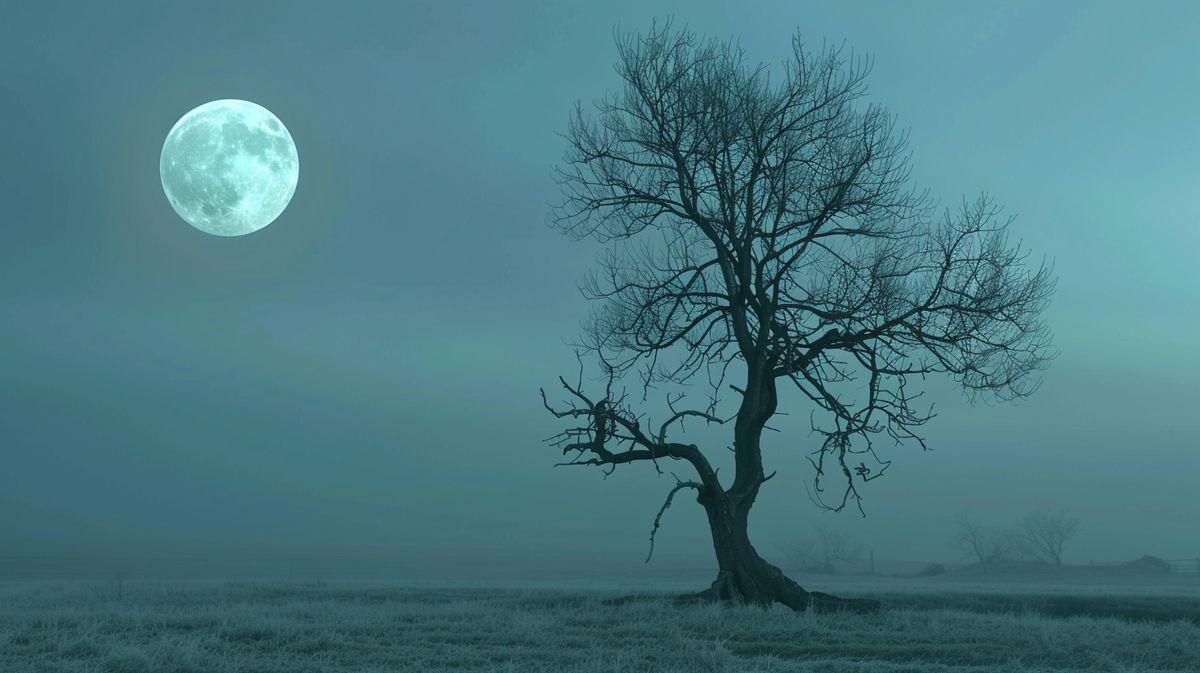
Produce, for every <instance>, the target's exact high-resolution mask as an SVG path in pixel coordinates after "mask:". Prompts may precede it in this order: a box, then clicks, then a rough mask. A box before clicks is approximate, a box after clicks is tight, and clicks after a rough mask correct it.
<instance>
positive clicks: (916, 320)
mask: <svg viewBox="0 0 1200 673" xmlns="http://www.w3.org/2000/svg"><path fill="white" fill-rule="evenodd" d="M617 54H618V57H617V63H616V70H617V73H618V74H619V76H620V78H621V80H622V87H621V89H620V90H619V91H617V92H615V93H610V94H609V95H607V96H605V97H604V98H602V99H600V100H598V101H597V102H596V104H595V110H594V111H593V112H588V111H586V110H585V108H584V107H583V106H582V105H576V108H575V111H574V114H573V115H572V118H571V121H570V124H569V126H568V129H567V132H566V134H565V139H566V141H567V143H568V149H567V151H566V154H565V157H564V164H563V165H561V166H559V167H557V168H556V169H555V170H556V174H557V177H558V179H559V182H560V185H561V187H562V191H563V197H564V198H563V201H562V202H561V203H560V204H559V205H558V206H556V207H555V208H554V210H553V211H552V214H551V216H550V219H551V222H552V224H553V225H555V226H557V227H558V228H559V229H561V231H563V232H565V233H566V234H568V235H570V236H572V237H575V238H578V239H582V238H589V237H590V238H593V239H595V240H597V241H599V242H601V243H603V244H604V245H605V246H606V253H605V254H604V255H603V256H602V257H601V259H600V260H599V268H598V269H597V270H595V271H594V272H593V273H592V274H590V275H589V276H588V277H587V279H586V280H585V281H584V284H583V287H582V289H583V291H584V293H585V295H586V296H587V298H588V299H590V300H592V301H593V307H594V310H593V312H592V314H591V318H590V319H589V320H588V321H587V322H586V323H585V326H584V330H583V337H582V339H580V341H579V342H578V343H577V346H578V347H579V352H580V354H581V357H582V356H583V355H589V356H590V357H592V358H594V360H595V362H596V363H597V365H598V367H599V370H600V374H601V375H600V377H599V381H598V383H597V384H596V386H597V389H598V391H596V392H587V391H585V389H584V388H585V386H584V377H583V374H582V371H581V373H580V376H579V377H578V379H577V380H576V381H575V382H569V381H568V380H567V379H565V378H560V383H561V385H562V391H563V396H562V400H561V401H560V402H557V403H554V402H551V401H550V400H549V399H548V398H547V396H546V393H545V391H543V392H542V396H543V403H544V404H545V405H546V408H547V409H548V410H549V411H551V412H552V413H553V414H554V415H555V416H556V417H558V418H560V419H564V420H567V421H569V423H568V427H567V428H566V429H565V430H564V431H563V432H562V433H561V434H558V435H556V436H555V437H553V438H552V439H551V441H552V443H554V444H555V445H556V446H558V447H560V448H561V450H562V452H563V454H564V456H569V461H568V462H567V463H565V464H569V465H593V466H597V467H600V468H601V469H603V470H604V471H605V472H606V473H611V472H612V471H613V470H614V469H616V468H617V467H618V466H621V465H625V464H629V463H637V462H645V463H649V464H652V465H654V466H655V467H656V468H658V469H659V471H660V473H661V466H662V464H663V463H664V462H667V461H676V462H679V463H682V464H684V465H685V466H686V468H687V469H688V471H689V472H690V474H689V475H687V476H685V477H677V479H676V482H675V484H674V485H673V486H672V487H671V489H670V491H669V493H668V497H667V499H666V501H665V502H664V505H663V507H662V508H661V509H660V510H659V513H658V516H657V517H656V518H655V528H654V530H655V531H656V530H657V526H658V524H659V522H660V520H661V517H662V514H663V512H664V511H665V509H666V508H667V507H668V506H669V505H670V503H671V500H672V498H673V497H674V496H675V495H676V494H677V493H678V492H679V491H681V490H694V491H695V492H696V496H697V497H696V500H697V502H699V503H700V505H701V506H703V507H704V511H705V513H706V515H707V518H708V523H709V527H710V529H711V531H712V540H713V547H714V549H715V552H716V557H717V563H718V567H719V569H718V573H717V578H716V580H715V581H714V582H713V583H712V586H711V587H710V588H709V589H707V590H706V591H703V592H700V593H699V594H696V596H695V597H696V598H701V599H711V600H737V601H750V602H756V603H760V604H768V603H771V602H773V601H780V602H782V603H784V604H786V605H789V606H791V607H793V608H795V609H805V608H808V607H810V606H811V607H815V608H825V607H850V608H855V609H859V608H861V609H869V608H870V607H871V605H870V604H869V603H863V602H850V601H845V600H841V599H836V598H834V597H831V596H827V595H825V594H819V593H815V592H809V591H806V590H804V589H803V588H801V587H800V586H799V585H797V584H796V583H795V582H793V581H792V580H790V579H789V578H787V577H786V576H785V575H784V574H783V573H782V572H781V571H780V570H779V569H778V568H776V567H775V566H774V565H771V564H770V563H768V562H767V561H765V560H764V559H763V558H762V557H760V556H759V554H758V552H757V551H756V550H755V549H754V547H753V545H751V543H750V538H749V535H748V532H747V521H748V518H749V514H750V510H751V508H752V506H753V505H754V502H755V500H756V498H757V496H758V493H759V489H760V488H761V487H762V485H763V484H764V483H765V482H766V481H767V480H769V479H770V478H771V477H772V476H774V473H771V474H767V473H766V472H765V471H764V468H763V452H762V448H763V447H762V441H761V440H762V435H763V431H764V429H766V428H767V424H768V423H769V422H770V421H771V419H772V418H773V417H774V416H775V415H776V413H777V410H778V405H779V400H780V391H779V386H780V385H781V384H782V385H785V386H789V387H790V388H791V389H792V390H793V393H792V394H793V395H798V396H800V397H801V398H802V399H804V400H807V402H808V404H809V405H810V406H811V412H812V415H811V425H812V430H813V432H814V433H815V434H816V435H817V437H818V438H819V441H818V442H817V443H816V445H815V447H813V448H812V449H811V453H810V454H809V458H810V461H811V462H812V465H813V467H814V470H815V474H814V477H813V481H812V488H811V491H810V495H811V496H812V498H813V500H814V501H815V502H816V503H817V504H819V505H820V506H823V507H827V508H830V509H834V510H841V509H842V508H844V507H845V506H846V505H847V504H848V503H853V504H854V505H855V506H857V507H858V508H859V510H860V511H861V509H862V506H861V500H860V488H861V487H862V485H863V484H865V483H866V482H869V481H870V480H872V479H875V478H877V477H879V476H881V475H882V474H883V472H884V470H886V469H887V467H888V465H889V464H890V463H889V461H887V460H884V459H882V458H881V457H879V456H878V455H877V453H876V450H877V448H878V447H877V445H876V442H877V440H878V439H879V438H885V439H887V440H891V441H893V442H895V443H897V444H898V443H902V442H905V441H907V440H911V441H914V442H916V443H918V444H920V445H921V446H922V447H924V441H923V440H922V438H921V437H919V436H918V434H917V432H918V430H919V429H920V427H921V426H922V425H924V424H925V423H926V422H927V421H929V420H930V419H931V418H932V417H933V413H932V410H931V408H925V409H921V408H918V407H917V406H916V402H917V401H918V398H919V397H920V395H921V393H919V392H915V391H914V384H916V383H919V382H920V381H921V380H923V379H924V378H925V377H926V376H927V375H930V374H936V373H943V374H948V375H949V376H951V377H953V379H954V380H955V381H956V382H957V383H958V384H960V385H961V386H962V388H963V389H964V390H966V391H967V392H969V393H972V394H981V395H990V396H992V397H995V398H999V399H1011V398H1016V397H1022V396H1025V395H1028V394H1030V393H1031V392H1032V391H1033V390H1034V389H1035V388H1036V384H1037V381H1036V379H1035V378H1034V377H1033V376H1031V374H1033V373H1035V372H1036V371H1037V370H1039V369H1041V368H1043V367H1044V366H1045V365H1046V364H1047V362H1048V360H1049V358H1050V356H1051V353H1050V351H1049V332H1048V329H1047V327H1046V326H1045V325H1044V323H1043V322H1042V320H1041V317H1040V314H1041V312H1042V310H1043V308H1044V306H1045V305H1046V304H1047V302H1048V300H1049V297H1050V295H1051V293H1052V290H1053V280H1052V278H1051V275H1050V273H1049V270H1048V269H1047V268H1046V267H1045V266H1044V265H1032V266H1031V265H1029V264H1027V262H1026V253H1023V252H1021V251H1020V250H1019V249H1017V248H1014V247H1012V246H1010V245H1009V243H1008V241H1007V238H1006V227H1007V222H1006V221H1000V220H999V219H998V213H999V210H998V208H997V207H996V206H995V205H994V204H993V203H992V202H991V201H990V200H989V199H987V198H983V197H981V198H980V199H978V200H977V201H975V202H973V203H965V202H964V204H963V206H962V207H961V209H960V210H959V211H958V213H957V214H956V215H955V214H951V213H949V212H947V213H945V214H944V216H935V215H934V208H933V206H932V204H931V201H930V200H929V199H928V198H927V197H926V196H925V194H924V193H923V192H918V191H916V190H915V189H913V188H911V187H909V186H908V172H909V170H908V160H907V150H906V146H905V145H906V143H905V137H904V135H903V134H897V133H895V132H894V130H893V119H892V117H891V115H890V114H889V113H888V112H887V111H886V110H884V109H883V108H881V107H879V106H878V105H874V104H866V103H864V102H863V97H864V95H865V93H866V87H865V85H864V80H865V77H866V76H867V73H868V70H869V62H867V61H865V60H863V59H861V58H853V57H848V56H847V54H846V53H845V52H844V51H843V50H842V49H840V48H827V49H824V50H823V51H821V52H820V53H812V52H809V51H808V50H806V49H805V47H804V45H803V44H802V43H801V41H800V40H799V38H796V39H795V40H794V41H793V49H792V52H791V55H790V57H789V58H788V59H787V61H786V62H785V63H784V65H783V68H782V71H781V72H779V73H778V74H774V75H772V74H770V73H769V69H768V68H767V67H766V66H763V65H755V64H753V63H751V62H749V61H748V60H747V58H746V56H745V55H744V52H743V51H742V49H741V48H740V47H738V46H737V45H736V44H735V43H731V42H722V41H718V40H714V39H703V38H700V37H698V36H696V35H695V34H693V33H691V32H689V31H687V30H686V29H685V30H675V29H673V28H672V27H671V26H670V25H669V24H667V25H654V26H652V27H651V29H650V31H649V32H648V33H646V34H638V35H629V34H626V35H619V36H618V37H617ZM581 367H582V360H581ZM697 383H705V384H707V386H705V387H704V388H703V391H705V392H704V395H703V399H702V400H699V403H698V404H695V403H690V404H689V403H687V399H686V398H685V395H686V394H687V392H688V391H692V392H691V394H692V397H691V398H690V399H693V400H694V399H697V398H698V397H699V396H697V395H696V394H695V392H694V390H695V388H694V386H695V384H697ZM688 384H691V385H692V386H693V387H688ZM631 389H632V390H631ZM651 393H653V394H654V395H655V397H656V399H662V398H659V397H658V396H659V395H663V396H665V407H659V408H658V409H659V411H656V413H655V415H658V414H661V415H658V420H660V421H661V422H658V423H652V422H651V415H650V412H649V411H648V410H650V409H652V408H653V407H652V406H651V407H647V406H645V405H648V404H651V405H652V404H653V403H652V402H649V401H648V400H649V397H650V395H651ZM635 405H638V406H640V407H641V408H640V409H639V408H635ZM688 420H690V421H703V422H706V423H709V424H732V425H733V430H732V433H731V434H732V440H733V443H732V446H731V447H730V448H731V450H732V452H733V456H732V458H733V470H734V471H733V475H732V478H727V479H722V478H719V476H718V473H717V470H716V469H715V468H714V465H713V463H712V462H710V460H709V455H710V454H709V453H706V451H704V450H702V449H701V448H700V446H699V445H697V444H695V443H692V442H689V441H686V440H684V439H683V438H682V436H680V435H679V434H678V433H680V432H681V431H682V430H681V426H682V425H683V423H684V422H685V421H688ZM868 462H870V464H869V465H868ZM830 478H833V479H835V480H836V483H837V484H840V486H837V490H836V491H835V494H834V495H833V497H832V498H828V497H827V488H828V486H829V484H828V483H827V481H828V479H830ZM651 541H652V542H651V544H653V532H652V533H651Z"/></svg>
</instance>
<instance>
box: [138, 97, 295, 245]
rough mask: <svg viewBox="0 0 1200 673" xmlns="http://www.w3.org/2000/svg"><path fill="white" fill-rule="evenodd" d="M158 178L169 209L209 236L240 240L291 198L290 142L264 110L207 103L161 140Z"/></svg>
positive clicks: (230, 102) (283, 129) (228, 102)
mask: <svg viewBox="0 0 1200 673" xmlns="http://www.w3.org/2000/svg"><path fill="white" fill-rule="evenodd" d="M159 177H160V178H161V179H162V186H163V192H164V193H166V195H167V200H168V201H170V203H171V207H172V208H174V209H175V212H176V213H179V216H180V217H182V218H183V219H184V220H186V221H187V223H188V224H190V225H192V226H193V227H195V228H197V229H199V230H200V231H203V232H206V233H209V234H213V235H215V236H242V235H245V234H250V233H253V232H255V231H258V230H259V229H262V228H263V227H265V226H267V225H268V224H270V223H271V222H273V221H274V220H275V219H276V218H278V217H279V215H280V214H281V213H283V210H284V209H285V208H287V205H288V203H289V202H290V201H291V200H292V195H293V194H295V192H296V182H297V180H298V179H299V177H300V159H299V157H298V156H297V154H296V144H295V143H294V142H293V141H292V136H291V134H290V133H288V130H287V128H286V127H285V126H284V125H283V122H281V121H279V118H278V117H276V116H275V115H274V114H272V113H271V111H270V110H268V109H266V108H264V107H262V106H260V105H257V104H255V103H251V102H250V101H245V100H236V99H223V100H214V101H211V102H208V103H205V104H204V105H201V106H199V107H197V108H195V109H193V110H191V111H190V112H188V113H187V114H185V115H183V116H182V117H180V119H179V121H177V122H175V125H174V126H173V127H171V131H170V132H169V133H168V134H167V139H166V141H165V142H163V148H162V155H161V157H160V158H159Z"/></svg>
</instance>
